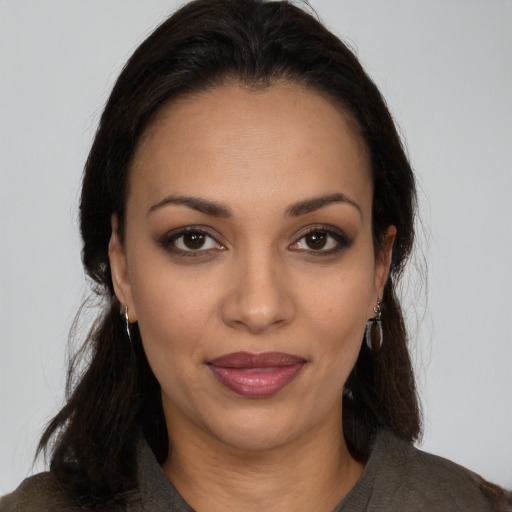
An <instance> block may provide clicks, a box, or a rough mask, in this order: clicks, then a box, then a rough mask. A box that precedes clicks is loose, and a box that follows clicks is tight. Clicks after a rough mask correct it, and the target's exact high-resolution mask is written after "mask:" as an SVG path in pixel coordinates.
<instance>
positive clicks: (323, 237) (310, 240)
mask: <svg viewBox="0 0 512 512" xmlns="http://www.w3.org/2000/svg"><path fill="white" fill-rule="evenodd" d="M304 240H305V242H306V245H307V246H308V248H309V249H313V250H319V249H323V248H324V247H325V246H326V244H327V234H326V233H322V232H321V231H314V232H313V233H309V235H306V236H305V237H304Z"/></svg>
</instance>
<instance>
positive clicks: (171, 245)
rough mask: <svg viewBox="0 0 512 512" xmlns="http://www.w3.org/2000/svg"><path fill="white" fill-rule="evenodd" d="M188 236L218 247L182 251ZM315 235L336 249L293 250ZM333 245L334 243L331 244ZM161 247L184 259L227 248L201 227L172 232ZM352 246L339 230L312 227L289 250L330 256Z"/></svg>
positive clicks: (162, 242)
mask: <svg viewBox="0 0 512 512" xmlns="http://www.w3.org/2000/svg"><path fill="white" fill-rule="evenodd" d="M187 234H197V235H201V236H203V237H205V238H208V239H211V240H212V241H213V242H215V244H216V245H217V247H211V248H207V249H203V248H202V247H199V248H197V249H196V250H194V249H189V250H186V249H181V248H179V247H176V245H175V244H176V242H177V241H178V240H179V239H180V238H183V237H184V236H186V235H187ZM313 234H320V235H325V236H326V237H327V241H326V245H327V244H329V241H328V240H329V238H331V239H332V240H334V243H335V244H336V245H335V247H332V248H329V249H327V250H321V249H322V248H323V247H322V248H321V249H319V250H315V249H311V248H310V249H300V248H293V246H294V245H297V244H299V243H300V242H301V240H303V239H304V238H306V237H307V236H310V235H313ZM331 243H332V242H331ZM161 245H162V246H163V248H164V249H165V250H166V251H168V252H170V253H173V254H176V255H178V256H184V257H192V258H197V257H204V256H207V255H208V254H211V252H212V251H222V250H225V249H226V248H225V247H224V246H223V245H222V244H221V243H219V242H218V241H217V240H216V239H215V237H214V236H212V235H211V234H210V233H209V232H208V231H206V230H204V229H203V228H201V227H195V226H188V227H186V228H182V229H180V230H179V231H176V232H171V233H169V234H167V235H166V236H165V237H164V238H163V239H162V241H161ZM351 245H352V240H350V239H349V238H348V237H347V235H346V234H345V233H344V232H343V231H341V230H340V229H338V228H334V227H332V226H312V227H310V228H308V229H307V230H306V231H304V232H303V233H302V234H301V235H300V237H299V238H297V240H296V241H295V242H293V243H292V244H290V245H289V246H288V248H289V249H290V250H292V251H296V252H307V253H308V254H310V255H312V256H315V257H317V256H328V255H331V254H334V253H337V252H339V251H342V250H343V249H346V248H348V247H350V246H351Z"/></svg>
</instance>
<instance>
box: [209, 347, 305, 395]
mask: <svg viewBox="0 0 512 512" xmlns="http://www.w3.org/2000/svg"><path fill="white" fill-rule="evenodd" d="M305 363H306V361H305V360H304V359H303V358H301V357H297V356H294V355H292V354H286V353H283V352H264V353H261V354H250V353H248V352H233V353H231V354H225V355H223V356H220V357H217V358H215V359H212V360H211V361H208V367H209V368H210V370H211V372H212V373H213V375H214V376H215V378H216V379H217V380H218V381H219V382H220V383H221V384H223V385H224V386H225V387H227V388H228V389H230V390H231V391H233V392H235V393H236V394H238V395H240V396H243V397H246V398H266V397H269V396H272V395H275V394H276V393H278V392H279V391H280V390H281V389H283V388H284V387H285V386H287V385H288V384H289V383H290V382H291V381H292V380H293V379H294V378H295V377H296V376H297V375H298V374H299V372H300V371H301V370H302V368H303V367H304V365H305Z"/></svg>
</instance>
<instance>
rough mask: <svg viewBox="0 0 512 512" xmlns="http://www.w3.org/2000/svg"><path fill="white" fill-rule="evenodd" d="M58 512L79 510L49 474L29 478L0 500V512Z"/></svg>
mask: <svg viewBox="0 0 512 512" xmlns="http://www.w3.org/2000/svg"><path fill="white" fill-rule="evenodd" d="M36 510H37V511H38V512H58V511H60V510H62V511H64V510H65V511H69V512H72V511H74V510H80V509H79V508H78V507H77V506H76V505H75V504H73V503H72V502H71V500H70V499H69V498H68V497H67V496H66V495H65V494H64V492H63V491H62V490H61V489H60V487H59V485H58V483H57V481H56V479H55V478H54V477H53V475H52V474H51V473H49V472H45V473H39V474H37V475H34V476H31V477H29V478H27V479H25V480H23V482H22V483H21V484H20V486H19V487H18V488H17V489H16V490H15V491H14V492H12V493H11V494H7V495H6V496H3V497H2V498H0V512H17V511H27V512H28V511H36Z"/></svg>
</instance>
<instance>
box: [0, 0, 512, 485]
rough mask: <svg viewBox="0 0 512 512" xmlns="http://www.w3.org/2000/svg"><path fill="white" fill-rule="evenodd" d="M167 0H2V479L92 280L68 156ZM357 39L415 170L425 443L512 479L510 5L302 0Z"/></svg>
mask: <svg viewBox="0 0 512 512" xmlns="http://www.w3.org/2000/svg"><path fill="white" fill-rule="evenodd" d="M180 3H181V2H177V1H175V0H144V1H143V0H108V1H104V0H75V1H71V2H70V1H66V0H3V1H1V0H0V49H1V50H0V51H1V56H0V109H1V110H0V116H1V117H0V119H1V123H0V130H1V133H0V173H1V174H0V240H1V250H0V286H1V288H0V301H1V302H0V326H1V327H0V336H1V338H0V494H3V493H5V492H7V491H9V490H11V489H13V488H14V487H15V486H16V485H17V484H18V483H19V482H20V481H21V479H23V478H24V477H25V476H27V475H28V474H29V473H30V472H31V471H38V470H40V469H41V468H42V467H43V465H42V462H39V463H38V464H36V466H34V467H33V468H31V463H32V457H33V454H34V450H35V446H36V443H37V440H38V437H39V435H40V433H41V430H42V428H43V426H44V425H45V423H46V422H47V421H48V419H49V418H50V417H51V416H52V415H53V414H54V413H56V412H57V410H58V408H59V405H61V404H62V401H63V392H64V375H65V368H66V359H65V352H66V346H67V333H68V330H69V328H70V326H71V323H72V320H73V317H74V315H75V313H76V311H77V309H78V307H79V305H80V303H81V301H82V299H83V298H84V297H86V296H87V294H88V291H87V286H86V282H85V280H84V277H83V275H82V271H81V265H80V243H79V237H78V229H77V221H76V213H77V199H78V190H79V182H80V175H81V170H82V168H83V164H84V162H85V159H86V155H87V152H88V149H89V147H90V144H91V139H92V137H93V134H94V131H95V127H96V125H97V122H98V119H99V115H100V113H101V108H102V105H103V104H104V102H105V101H106V98H107V95H108V93H109V90H110V88H111V87H112V85H113V81H114V80H115V78H116V76H117V75H118V73H119V71H120V68H121V66H122V65H123V63H124V62H125V60H126V59H127V57H128V56H129V55H130V53H131V52H132V51H133V49H134V48H135V47H136V45H137V44H138V43H140V42H141V41H142V39H143V38H144V36H145V35H147V34H148V33H149V32H150V31H151V29H152V28H154V27H155V26H156V25H157V24H158V23H159V21H161V20H162V19H163V18H164V17H165V15H166V14H167V13H169V12H171V11H172V10H174V9H175V7H176V6H177V5H179V4H180ZM311 4H312V5H313V7H314V8H315V9H316V10H317V12H318V14H319V15H320V17H321V18H322V20H323V21H324V22H325V23H326V24H327V25H328V26H329V27H330V28H331V29H332V30H334V31H335V32H336V33H337V34H338V35H340V36H341V37H342V38H343V39H344V40H345V41H346V42H348V43H349V44H350V45H351V47H352V48H353V49H354V50H355V51H356V53H357V54H358V56H359V58H360V59H361V61H362V62H363V65H365V67H366V69H367V71H368V72H369V73H370V75H371V76H372V77H373V78H374V80H375V81H376V82H377V84H378V86H379V87H380V89H381V91H382V92H383V94H384V96H385V97H386V99H387V101H388V104H389V106H390V109H391V111H392V113H393V115H394V116H395V118H396V120H397V122H398V124H399V126H400V130H401V132H402V133H403V134H404V139H405V142H406V144H407V147H408V150H409V153H410V155H411V160H412V162H413V165H414V168H415V170H416V172H417V174H418V180H419V185H420V208H421V214H422V218H423V224H424V228H422V232H421V233H420V242H421V246H422V248H421V251H420V253H419V257H418V258H417V259H416V261H415V262H413V263H415V266H418V267H420V268H421V267H424V266H423V263H422V262H423V259H425V260H426V261H427V267H428V287H426V286H425V283H424V282H422V280H421V279H418V275H419V274H418V272H416V271H413V272H412V273H411V275H410V284H411V288H410V290H412V292H410V291H409V293H407V294H406V297H405V308H406V311H407V313H408V318H409V321H410V325H411V330H412V333H413V336H412V337H413V340H414V341H413V344H412V351H413V353H414V357H415V365H416V368H417V374H418V382H419V386H420V396H421V400H422V403H423V411H424V424H425V435H424V438H423V442H422V444H421V446H422V447H423V448H424V449H425V450H428V451H431V452H434V453H437V454H442V455H443V456H446V457H448V458H450V459H453V460H455V461H456V462H458V463H460V464H463V465H465V466H467V467H469V468H471V469H473V470H474V471H477V472H479V473H480V474H482V475H483V476H484V477H486V478H488V479H490V480H493V481H495V482H497V483H499V484H501V485H504V486H507V487H512V439H511V432H512V343H511V342H512V334H511V333H512V330H511V321H512V313H511V311H512V201H511V196H512V177H511V176H512V149H511V146H512V144H511V143H512V98H511V91H512V30H511V27H512V2H511V1H510V0H448V1H447V0H429V1H428V2H424V1H420V0H311Z"/></svg>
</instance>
